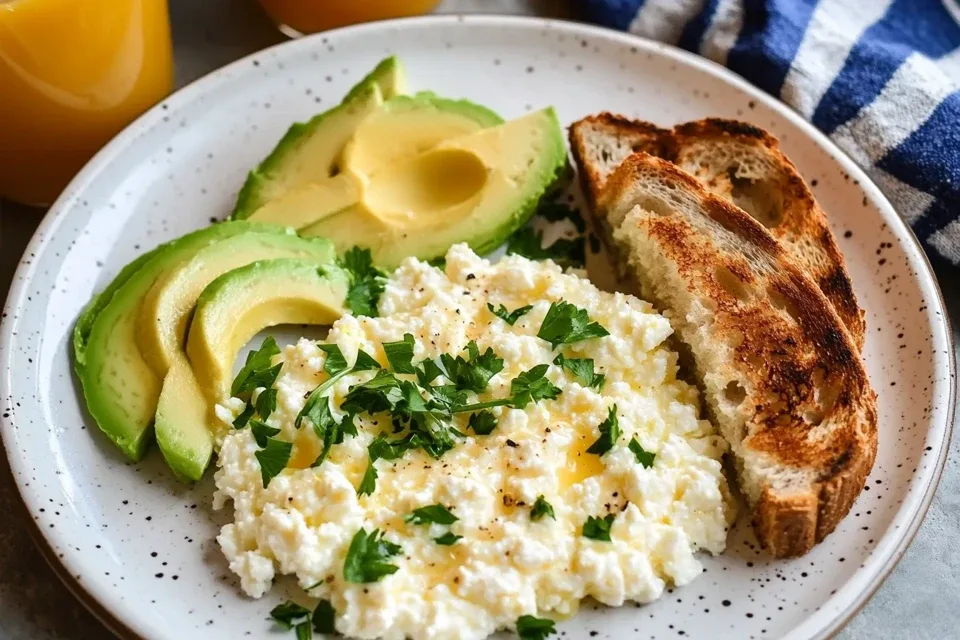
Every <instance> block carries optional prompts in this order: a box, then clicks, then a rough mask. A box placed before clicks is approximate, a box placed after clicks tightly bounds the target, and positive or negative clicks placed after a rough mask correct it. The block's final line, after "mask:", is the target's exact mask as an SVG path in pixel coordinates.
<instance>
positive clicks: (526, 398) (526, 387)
mask: <svg viewBox="0 0 960 640" xmlns="http://www.w3.org/2000/svg"><path fill="white" fill-rule="evenodd" d="M549 368H550V365H547V364H538V365H537V366H535V367H533V368H532V369H530V370H529V371H524V372H523V373H521V374H520V375H518V376H517V377H516V378H514V379H513V380H511V381H510V397H509V398H500V399H498V400H487V401H486V402H476V403H474V404H459V405H457V406H455V407H454V409H453V412H454V413H466V412H470V411H479V410H480V409H489V408H490V407H503V406H510V407H514V408H515V409H523V408H524V407H526V406H527V405H528V404H530V403H531V402H537V401H538V400H552V399H554V398H556V397H557V396H559V395H560V388H559V387H557V386H555V385H554V384H553V383H552V382H550V380H548V379H547V378H546V373H547V369H549Z"/></svg>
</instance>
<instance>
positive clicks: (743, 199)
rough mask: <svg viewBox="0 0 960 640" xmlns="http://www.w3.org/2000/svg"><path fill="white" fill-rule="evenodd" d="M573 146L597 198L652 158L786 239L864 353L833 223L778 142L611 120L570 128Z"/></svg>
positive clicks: (731, 123) (723, 125)
mask: <svg viewBox="0 0 960 640" xmlns="http://www.w3.org/2000/svg"><path fill="white" fill-rule="evenodd" d="M570 143H571V147H572V148H573V152H574V155H575V156H576V157H577V158H578V161H579V162H580V166H581V169H582V171H583V174H582V175H583V178H584V188H585V190H586V191H587V192H588V193H589V195H590V196H592V197H593V198H596V197H597V194H598V193H599V192H600V190H602V189H603V185H604V183H605V182H606V180H607V179H608V178H609V177H610V174H611V173H613V171H614V169H616V168H617V167H618V166H619V165H620V163H621V162H622V161H623V160H624V159H625V158H626V157H627V156H629V155H630V154H631V153H634V152H635V151H645V152H646V153H649V154H651V155H655V156H659V157H661V158H664V159H665V160H669V161H671V162H673V163H674V164H676V165H677V166H679V167H680V168H681V169H683V170H684V171H686V172H688V173H690V174H691V175H693V176H694V177H695V178H697V179H698V180H699V181H700V183H701V185H702V186H703V187H704V188H705V189H706V190H707V191H710V192H711V193H714V194H716V195H718V196H720V197H722V198H724V199H726V200H728V201H730V202H732V203H733V204H735V205H736V206H738V207H739V208H740V209H742V210H744V211H746V212H747V213H749V214H750V215H751V216H753V217H754V218H755V219H756V220H758V221H759V222H760V223H761V224H763V226H764V227H766V228H767V230H768V231H769V232H770V233H771V234H772V235H773V236H774V237H775V238H777V240H779V241H780V242H781V243H782V244H783V246H784V248H785V249H786V250H787V251H788V252H789V253H790V254H791V256H792V257H793V259H794V261H795V262H796V263H797V264H798V265H799V266H801V267H802V268H803V269H804V270H805V271H806V273H807V274H808V275H810V277H811V278H813V280H814V281H815V282H816V283H817V284H818V285H819V287H820V290H821V291H823V294H824V295H825V296H826V297H827V299H828V300H829V301H830V303H831V304H832V305H833V308H834V310H835V311H836V312H837V314H838V315H839V316H840V319H841V320H843V323H844V324H845V325H846V327H847V330H848V331H849V332H850V334H851V336H852V337H853V340H854V343H855V344H856V346H857V348H858V349H861V348H862V347H863V337H864V331H865V324H864V319H863V311H862V310H861V309H860V306H859V305H858V304H857V298H856V295H855V294H854V292H853V284H852V283H851V281H850V276H849V275H848V274H847V269H846V265H845V264H844V260H843V256H842V255H841V254H840V249H839V248H838V247H837V243H836V240H835V239H834V237H833V233H831V231H830V227H829V225H828V224H827V219H826V216H825V215H824V213H823V211H822V210H821V209H820V207H819V206H818V205H817V202H816V200H815V199H814V197H813V193H812V192H811V191H810V188H809V187H808V186H807V183H806V182H804V180H803V178H802V177H801V176H800V173H799V172H798V171H797V169H796V167H794V166H793V163H792V162H790V160H789V159H788V158H787V157H786V156H785V155H784V154H783V152H782V151H780V145H779V143H778V142H777V140H776V138H774V137H773V136H771V135H770V134H768V133H767V132H765V131H764V130H762V129H760V128H758V127H755V126H753V125H751V124H748V123H745V122H737V121H735V120H722V119H719V118H707V119H706V120H699V121H696V122H687V123H685V124H680V125H677V126H676V127H674V128H673V129H661V128H660V127H657V126H656V125H653V124H650V123H649V122H642V121H638V120H630V119H627V118H624V117H622V116H617V115H613V114H610V113H601V114H598V115H595V116H589V117H587V118H584V119H582V120H580V121H578V122H575V123H574V124H573V125H572V126H571V128H570Z"/></svg>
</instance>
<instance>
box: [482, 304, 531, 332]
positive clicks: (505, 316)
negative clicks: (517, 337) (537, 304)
mask: <svg viewBox="0 0 960 640" xmlns="http://www.w3.org/2000/svg"><path fill="white" fill-rule="evenodd" d="M487 309H489V310H490V313H492V314H493V315H495V316H497V317H498V318H500V319H501V320H503V321H504V322H506V323H507V324H508V325H510V326H511V327H512V326H513V325H515V324H516V323H517V320H519V319H520V318H522V317H523V316H525V315H526V314H527V313H529V312H530V310H531V309H533V306H532V305H529V304H528V305H526V306H523V307H520V308H519V309H514V310H513V311H507V308H506V307H505V306H503V305H502V304H501V305H500V307H499V308H494V306H493V305H492V304H490V303H489V302H488V303H487Z"/></svg>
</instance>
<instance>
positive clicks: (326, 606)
mask: <svg viewBox="0 0 960 640" xmlns="http://www.w3.org/2000/svg"><path fill="white" fill-rule="evenodd" d="M336 619H337V610H336V609H334V608H333V605H332V604H331V603H330V601H329V600H321V601H320V602H318V603H317V608H316V609H314V610H313V615H312V616H311V618H310V620H311V621H312V622H313V630H314V631H316V632H317V633H326V634H333V633H336V632H337V628H336V626H334V622H335V621H336Z"/></svg>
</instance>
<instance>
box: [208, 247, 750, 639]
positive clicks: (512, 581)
mask: <svg viewBox="0 0 960 640" xmlns="http://www.w3.org/2000/svg"><path fill="white" fill-rule="evenodd" d="M378 308H379V316H378V317H357V316H354V315H345V316H343V317H342V318H341V319H340V320H338V321H337V322H335V323H334V325H333V327H332V329H331V330H330V333H329V335H328V336H327V338H326V339H325V340H324V341H323V342H322V343H320V344H318V343H316V342H313V341H309V340H301V341H300V342H299V343H298V344H296V345H291V346H289V347H287V348H286V349H284V350H283V351H282V353H281V354H278V355H275V356H274V357H272V358H271V357H269V355H268V356H267V357H265V358H263V359H262V361H261V363H260V365H259V368H256V369H253V370H250V371H248V370H246V369H245V370H244V371H243V372H241V374H240V376H241V377H242V378H246V377H249V376H259V375H260V372H262V371H265V370H270V368H271V367H280V370H279V372H278V373H274V374H273V375H271V376H267V377H266V378H267V383H265V384H261V385H260V386H259V387H258V389H257V390H256V391H253V392H252V393H247V394H242V397H239V398H238V397H234V398H230V399H225V401H224V402H223V403H222V404H221V405H220V406H218V409H217V410H218V414H219V415H220V418H221V424H220V436H219V437H221V438H222V439H223V444H222V448H221V449H220V455H219V460H218V467H219V468H218V470H217V472H216V476H215V477H216V483H217V498H216V501H217V505H218V506H222V505H224V504H227V503H229V502H232V503H233V507H234V522H233V523H231V524H227V525H226V526H225V527H224V528H223V530H222V532H221V534H220V536H219V537H218V541H219V542H220V545H221V547H222V548H223V551H224V553H225V554H226V556H227V558H228V560H229V561H230V568H231V569H232V570H233V571H235V572H236V573H237V574H238V575H239V576H240V579H241V581H242V586H243V589H244V591H245V592H246V593H248V594H250V595H252V596H254V597H259V596H261V595H263V594H264V593H265V592H266V591H267V590H268V589H269V588H270V586H271V582H272V580H273V578H274V577H275V576H276V575H279V574H287V573H289V574H295V575H296V578H297V581H298V583H299V584H300V586H301V587H303V588H305V589H306V590H307V591H308V593H309V594H310V595H311V596H312V597H315V598H321V599H322V600H321V601H322V602H323V603H325V604H324V605H323V606H324V607H325V608H327V610H328V611H332V612H335V620H336V629H337V631H339V632H341V633H343V634H345V635H347V636H348V637H355V638H406V637H410V638H453V637H456V638H463V639H473V638H476V639H480V638H486V637H487V636H488V635H489V634H491V633H493V632H495V631H496V630H497V629H501V628H517V627H522V626H523V625H524V624H529V622H528V621H527V620H526V618H527V617H530V616H534V617H536V618H537V619H540V620H543V621H544V622H543V623H542V624H546V623H547V621H549V619H550V618H554V617H558V616H560V617H564V616H569V615H571V614H573V613H574V612H575V611H576V610H577V606H578V604H579V602H580V600H581V599H583V598H584V597H587V596H592V597H594V598H595V599H597V600H599V601H600V602H603V603H605V604H608V605H612V606H619V605H621V604H623V603H624V602H625V601H626V600H633V601H636V602H649V601H652V600H654V599H656V598H658V597H659V596H660V595H661V594H662V593H663V591H664V589H665V587H666V586H667V585H668V584H671V583H672V584H678V585H680V584H684V583H686V582H688V581H690V580H692V579H693V578H694V577H696V576H698V575H699V574H700V573H701V571H702V568H701V565H700V563H699V562H698V560H697V559H696V557H695V555H694V552H695V551H696V550H697V549H706V550H709V551H711V552H713V553H718V552H720V551H721V550H722V549H723V547H724V544H725V540H726V533H727V526H728V523H729V521H730V517H731V515H732V511H731V503H730V501H729V499H728V494H727V489H726V484H725V480H724V477H723V474H722V472H721V465H720V457H721V456H722V454H723V452H724V451H725V449H726V445H725V443H724V442H723V440H722V439H721V438H720V437H719V436H718V435H717V434H716V431H715V430H714V428H713V426H712V425H711V424H710V423H709V422H707V421H706V420H701V419H699V418H698V415H697V413H698V407H697V396H698V394H697V391H696V389H695V388H693V387H692V386H690V385H688V384H687V383H684V382H681V381H680V380H678V379H677V378H676V372H677V355H676V353H675V352H674V351H672V350H671V349H669V348H668V347H667V346H666V344H665V342H664V341H665V340H666V338H667V337H668V336H669V335H670V333H671V328H670V324H669V322H667V320H666V319H665V318H664V317H663V316H661V315H659V314H658V313H656V311H655V310H654V309H653V307H651V305H649V304H648V303H646V302H643V301H641V300H639V299H637V298H634V297H633V296H629V295H625V294H620V293H606V292H603V291H600V290H599V289H597V288H596V287H595V286H594V285H592V284H591V283H590V282H589V281H587V280H586V279H585V278H583V277H581V276H579V275H576V274H572V273H564V272H563V271H562V270H561V268H560V267H558V266H557V265H555V264H553V263H552V262H534V261H531V260H528V259H526V258H522V257H520V256H507V257H505V258H503V259H501V260H500V261H499V262H497V263H495V264H491V263H490V262H489V261H488V260H484V259H482V258H480V257H478V256H477V255H476V254H475V253H473V252H472V251H471V250H470V249H469V248H467V247H466V245H462V244H460V245H455V246H454V247H453V248H451V249H450V251H449V252H448V253H447V255H446V264H445V266H444V268H443V269H441V268H438V267H433V266H430V265H429V264H427V263H425V262H421V261H419V260H416V259H412V258H410V259H407V260H405V261H404V262H403V264H402V265H401V266H400V268H399V269H397V270H396V271H395V272H394V273H393V274H392V275H391V276H390V277H389V279H388V280H387V281H386V282H385V283H384V293H383V295H382V297H381V298H380V301H379V305H378ZM191 337H192V335H191ZM274 352H275V351H274ZM268 353H269V351H268ZM269 378H273V379H275V382H274V383H272V384H271V383H270V381H269ZM237 388H240V386H238V387H237ZM271 391H272V392H273V393H275V396H274V397H273V399H272V400H271V402H270V404H271V406H272V407H273V409H272V411H270V413H269V414H267V415H266V416H264V415H262V414H259V417H258V418H254V417H251V416H250V415H249V407H250V406H252V405H259V404H260V398H261V397H262V396H263V395H264V394H266V393H269V392H271ZM245 413H247V414H248V415H247V417H246V418H242V416H244V414H245ZM254 415H256V414H254ZM244 419H245V420H247V425H248V426H246V427H243V428H239V429H238V428H236V424H237V421H238V420H244ZM338 442H339V444H336V443H338ZM258 461H259V462H258ZM265 462H269V464H265ZM278 468H279V469H284V470H283V471H280V472H277V469H278ZM331 615H333V614H331ZM551 624H552V623H551Z"/></svg>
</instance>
